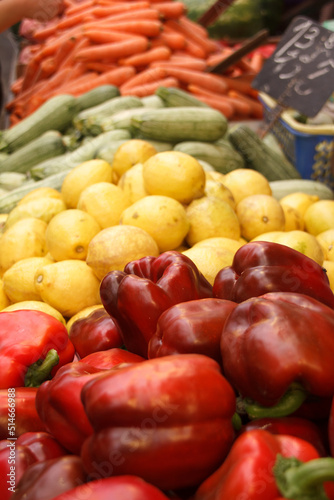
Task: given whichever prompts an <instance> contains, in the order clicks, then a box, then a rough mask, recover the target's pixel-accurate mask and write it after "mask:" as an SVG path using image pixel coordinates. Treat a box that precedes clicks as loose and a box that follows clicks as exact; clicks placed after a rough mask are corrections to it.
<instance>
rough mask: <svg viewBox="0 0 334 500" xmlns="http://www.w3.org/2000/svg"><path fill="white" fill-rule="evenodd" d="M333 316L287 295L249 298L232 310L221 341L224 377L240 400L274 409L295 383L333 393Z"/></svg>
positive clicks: (321, 393)
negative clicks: (243, 399)
mask: <svg viewBox="0 0 334 500" xmlns="http://www.w3.org/2000/svg"><path fill="white" fill-rule="evenodd" d="M333 331H334V311H333V309H331V308H330V307H328V306H326V305H324V304H322V303H321V302H319V301H317V300H316V299H314V298H312V297H309V296H307V295H302V294H293V293H288V292H286V293H285V292H282V293H280V292H277V293H268V294H265V295H262V296H261V297H253V298H251V299H248V300H246V301H244V302H242V303H241V304H238V305H237V307H236V308H235V309H234V310H233V311H232V313H231V314H230V316H229V318H228V319H227V321H226V324H225V328H224V330H223V334H222V337H221V352H222V359H223V373H224V375H225V376H226V378H227V379H228V380H229V382H230V383H231V384H232V386H233V387H235V389H236V390H237V391H238V392H239V393H240V394H241V395H242V396H243V397H247V398H250V399H252V400H254V401H256V402H258V403H260V404H262V405H264V406H272V405H274V404H276V403H277V402H278V401H279V399H280V398H281V397H282V396H283V395H284V394H285V393H286V391H287V389H288V388H289V386H290V385H291V384H292V383H293V382H299V383H300V384H301V385H302V386H303V387H304V388H305V390H306V391H307V392H309V393H310V394H313V395H315V396H319V397H324V398H328V397H331V396H333V394H334V363H333V353H334V335H333Z"/></svg>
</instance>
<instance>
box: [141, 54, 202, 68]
mask: <svg viewBox="0 0 334 500" xmlns="http://www.w3.org/2000/svg"><path fill="white" fill-rule="evenodd" d="M150 67H151V68H156V67H160V68H165V69H168V68H184V69H193V70H195V71H204V69H205V61H204V60H203V59H196V58H195V57H184V58H179V59H177V60H174V59H173V58H172V57H171V58H170V59H169V60H168V61H155V62H152V63H151V64H150Z"/></svg>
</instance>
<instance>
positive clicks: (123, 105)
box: [73, 96, 143, 135]
mask: <svg viewBox="0 0 334 500" xmlns="http://www.w3.org/2000/svg"><path fill="white" fill-rule="evenodd" d="M141 106H143V104H142V101H141V99H140V98H139V97H135V96H120V97H114V98H112V99H109V100H108V101H105V102H103V103H102V104H99V105H98V106H94V107H93V108H88V109H86V110H84V111H82V112H81V113H79V114H78V115H77V116H76V117H75V118H74V120H73V123H74V126H75V127H76V128H77V129H78V130H79V131H80V132H81V133H83V134H85V135H99V134H100V133H102V132H103V126H102V125H101V123H102V124H103V120H104V119H106V118H109V117H110V116H112V115H113V114H114V113H117V112H118V111H122V110H126V109H132V108H139V107H141Z"/></svg>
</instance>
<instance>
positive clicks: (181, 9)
mask: <svg viewBox="0 0 334 500" xmlns="http://www.w3.org/2000/svg"><path fill="white" fill-rule="evenodd" d="M152 7H154V9H157V11H158V12H159V14H160V15H161V16H162V17H163V18H164V19H178V18H179V17H180V16H182V15H183V14H184V13H185V12H186V6H185V4H184V3H183V2H177V1H175V2H171V1H166V2H156V3H154V4H153V5H152Z"/></svg>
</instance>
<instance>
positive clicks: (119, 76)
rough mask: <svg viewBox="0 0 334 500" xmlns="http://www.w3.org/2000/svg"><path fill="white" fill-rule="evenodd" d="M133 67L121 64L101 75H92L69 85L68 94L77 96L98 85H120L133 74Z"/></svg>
mask: <svg viewBox="0 0 334 500" xmlns="http://www.w3.org/2000/svg"><path fill="white" fill-rule="evenodd" d="M135 71H136V70H135V69H134V68H131V66H123V67H121V68H115V69H112V70H110V71H108V72H107V73H103V74H102V75H98V76H96V75H95V76H94V78H92V79H90V80H88V81H86V82H83V83H81V84H77V85H71V87H70V89H69V91H70V94H72V95H74V96H79V95H81V94H83V93H84V92H88V90H92V89H93V88H96V87H99V86H100V85H106V84H109V85H115V86H116V87H120V86H121V85H122V84H123V83H124V82H125V81H127V80H128V79H129V78H130V77H131V75H134V74H135Z"/></svg>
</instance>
